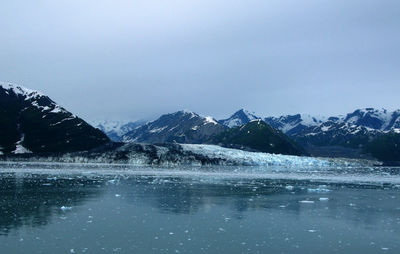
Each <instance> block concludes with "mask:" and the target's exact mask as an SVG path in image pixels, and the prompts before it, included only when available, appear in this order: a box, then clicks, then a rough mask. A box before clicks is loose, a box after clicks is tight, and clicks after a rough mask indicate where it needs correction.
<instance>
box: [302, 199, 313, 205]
mask: <svg viewBox="0 0 400 254" xmlns="http://www.w3.org/2000/svg"><path fill="white" fill-rule="evenodd" d="M299 203H302V204H314V201H312V200H300V201H299Z"/></svg>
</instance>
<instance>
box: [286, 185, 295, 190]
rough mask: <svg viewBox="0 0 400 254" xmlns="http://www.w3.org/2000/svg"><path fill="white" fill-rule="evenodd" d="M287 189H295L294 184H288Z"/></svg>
mask: <svg viewBox="0 0 400 254" xmlns="http://www.w3.org/2000/svg"><path fill="white" fill-rule="evenodd" d="M285 189H287V190H290V191H291V190H293V189H294V187H293V186H292V185H287V186H286V187H285Z"/></svg>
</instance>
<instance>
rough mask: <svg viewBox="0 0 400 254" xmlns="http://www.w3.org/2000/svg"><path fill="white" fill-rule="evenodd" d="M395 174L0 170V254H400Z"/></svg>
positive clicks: (62, 167)
mask: <svg viewBox="0 0 400 254" xmlns="http://www.w3.org/2000/svg"><path fill="white" fill-rule="evenodd" d="M399 172H400V169H398V168H380V169H374V168H357V169H356V168H353V169H345V170H344V169H296V168H290V169H285V168H249V167H247V168H246V167H243V168H240V167H238V168H234V167H208V168H190V167H189V168H164V169H162V168H138V167H126V166H123V165H116V166H110V165H76V164H75V165H74V164H8V163H2V164H0V253H400V175H399V174H400V173H399Z"/></svg>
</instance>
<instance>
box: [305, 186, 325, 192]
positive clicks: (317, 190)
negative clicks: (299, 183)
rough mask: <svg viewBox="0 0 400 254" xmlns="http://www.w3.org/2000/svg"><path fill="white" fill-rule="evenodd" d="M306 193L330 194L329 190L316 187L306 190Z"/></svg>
mask: <svg viewBox="0 0 400 254" xmlns="http://www.w3.org/2000/svg"><path fill="white" fill-rule="evenodd" d="M307 191H308V192H317V193H326V192H330V191H331V190H329V189H326V188H321V187H318V188H308V189H307Z"/></svg>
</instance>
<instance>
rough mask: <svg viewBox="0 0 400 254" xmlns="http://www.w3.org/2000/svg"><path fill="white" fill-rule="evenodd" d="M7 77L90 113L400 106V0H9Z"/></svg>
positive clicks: (4, 17)
mask: <svg viewBox="0 0 400 254" xmlns="http://www.w3.org/2000/svg"><path fill="white" fill-rule="evenodd" d="M0 32H1V33H0V80H1V81H9V82H14V83H18V84H21V85H23V86H26V87H29V88H31V89H36V90H40V91H42V92H44V93H46V94H47V95H49V96H50V97H51V98H52V99H53V100H55V101H56V102H58V103H60V104H61V105H62V106H64V107H65V108H67V109H68V110H70V111H72V112H73V113H75V114H77V115H79V116H81V117H83V118H86V119H89V120H93V119H139V118H151V117H154V116H156V115H159V114H161V113H167V112H172V111H176V110H180V109H189V110H193V111H196V112H198V113H200V114H203V115H212V116H215V117H216V118H221V117H226V116H228V115H230V114H231V113H233V111H235V110H237V109H239V108H247V109H249V110H252V111H255V112H257V113H259V114H260V115H280V114H293V113H297V112H303V113H311V114H322V115H335V114H341V113H345V112H349V111H352V110H354V109H355V108H360V107H369V106H371V107H385V108H388V109H395V108H400V1H398V0H393V1H390V0H388V1H386V0H376V1H370V0H353V1H352V0H329V1H328V0H326V1H324V0H315V1H308V0H304V1H298V0H293V1H284V0H277V1H269V0H262V1H256V0H244V1H235V0H201V1H194V0H193V1H190V0H182V1H172V0H169V1H161V0H160V1H155V0H143V1H142V0H57V1H54V0H47V1H41V0H36V1H30V0H24V1H22V0H2V1H1V7H0Z"/></svg>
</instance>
